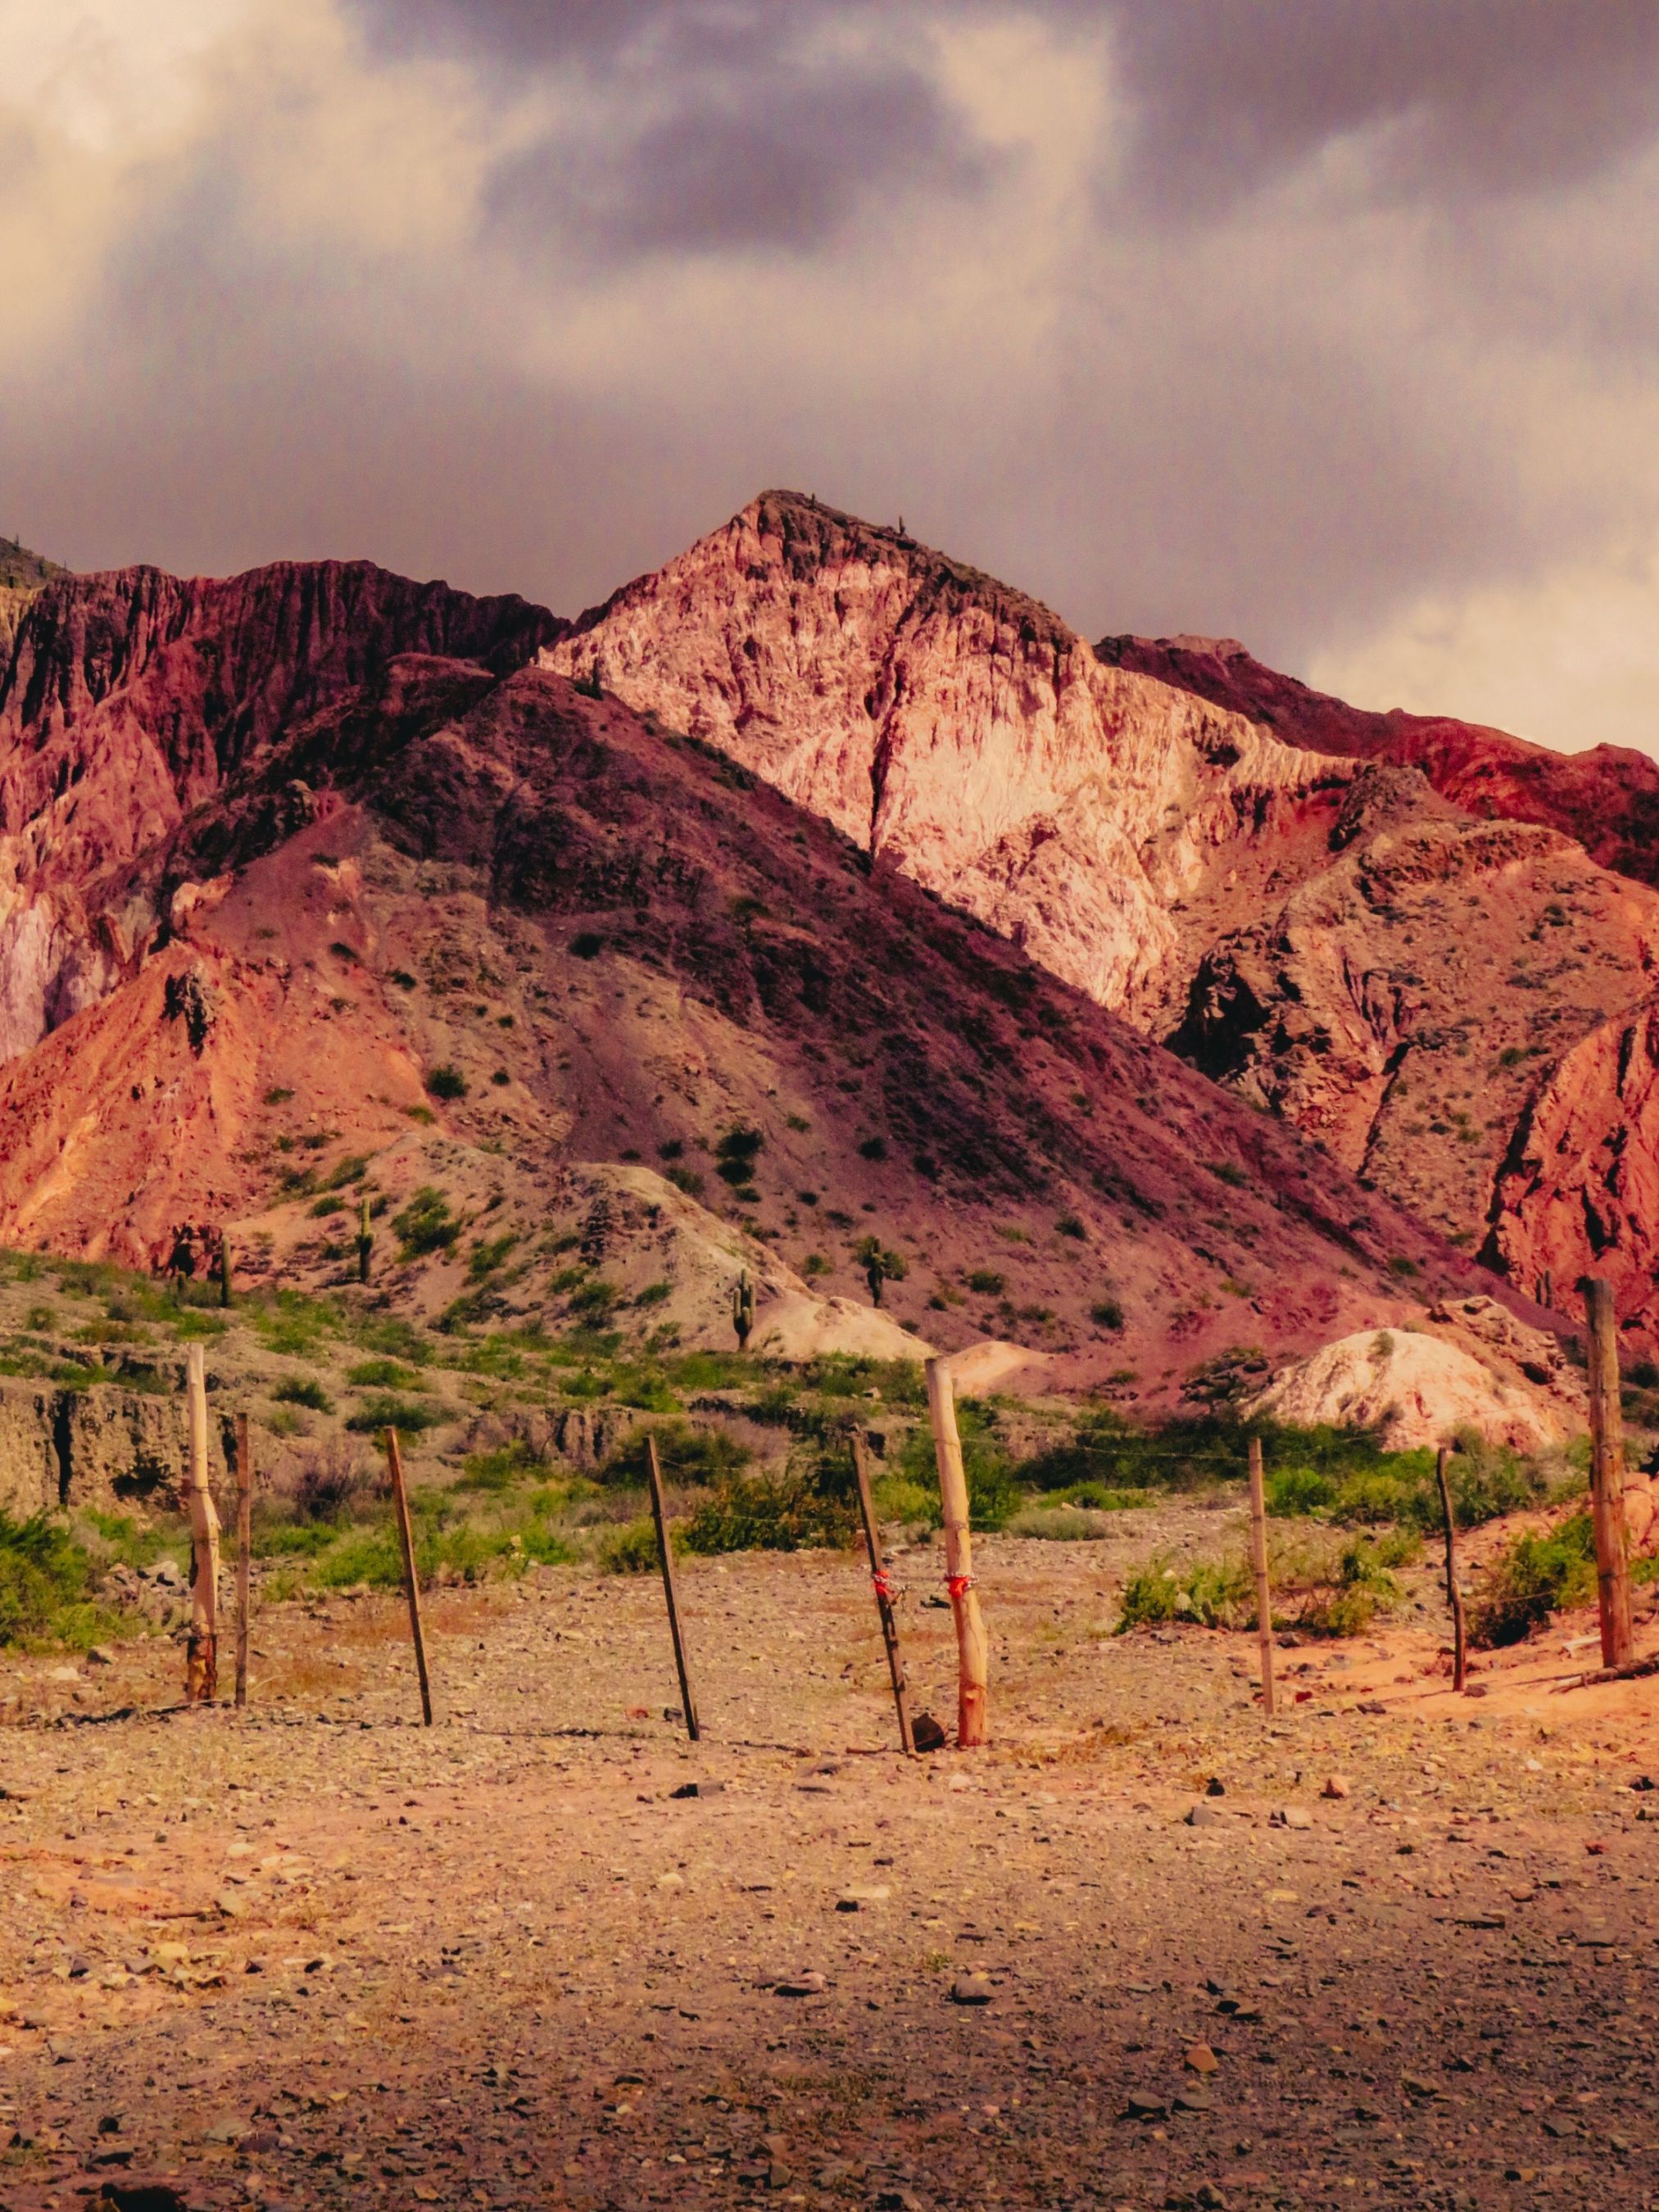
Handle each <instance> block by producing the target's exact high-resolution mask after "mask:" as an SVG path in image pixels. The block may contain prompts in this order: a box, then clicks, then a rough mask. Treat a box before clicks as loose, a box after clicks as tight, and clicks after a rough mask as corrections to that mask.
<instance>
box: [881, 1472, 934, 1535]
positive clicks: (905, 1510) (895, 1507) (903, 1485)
mask: <svg viewBox="0 0 1659 2212" xmlns="http://www.w3.org/2000/svg"><path fill="white" fill-rule="evenodd" d="M872 1503H873V1504H874V1506H875V1509H876V1517H877V1519H878V1521H925V1522H929V1523H934V1522H938V1520H939V1490H938V1487H937V1486H934V1487H933V1488H932V1489H927V1488H924V1487H923V1486H922V1485H921V1483H920V1482H907V1481H906V1480H905V1479H904V1477H903V1476H902V1475H900V1474H883V1475H878V1477H877V1478H876V1480H875V1482H874V1483H873V1484H872Z"/></svg>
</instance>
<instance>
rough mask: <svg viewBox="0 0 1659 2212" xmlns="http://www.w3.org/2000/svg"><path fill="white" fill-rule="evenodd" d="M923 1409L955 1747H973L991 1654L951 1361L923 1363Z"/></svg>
mask: <svg viewBox="0 0 1659 2212" xmlns="http://www.w3.org/2000/svg"><path fill="white" fill-rule="evenodd" d="M927 1413H928V1417H929V1419H931V1421H932V1423H933V1457H934V1459H935V1461H936V1462H937V1463H938V1466H939V1498H940V1501H941V1503H942V1504H943V1505H944V1508H945V1572H946V1575H947V1576H948V1577H949V1579H948V1581H947V1583H946V1584H945V1588H946V1589H948V1590H949V1592H950V1596H951V1613H953V1614H954V1615H955V1618H956V1628H957V1749H958V1750H959V1751H971V1750H973V1749H974V1748H975V1747H976V1746H978V1745H980V1744H982V1743H984V1742H985V1741H986V1740H987V1736H988V1734H989V1729H990V1714H989V1711H988V1706H989V1693H988V1680H987V1678H988V1675H989V1671H990V1655H989V1650H988V1648H987V1644H986V1638H985V1623H984V1621H983V1620H981V1618H980V1610H979V1600H978V1598H977V1597H975V1595H974V1540H973V1537H972V1535H971V1534H970V1533H969V1526H968V1520H969V1513H968V1476H967V1472H966V1470H965V1469H964V1468H963V1463H962V1439H961V1437H959V1436H958V1435H957V1404H956V1398H955V1395H954V1394H953V1392H952V1390H951V1364H950V1362H949V1360H946V1359H930V1360H929V1361H928V1363H927Z"/></svg>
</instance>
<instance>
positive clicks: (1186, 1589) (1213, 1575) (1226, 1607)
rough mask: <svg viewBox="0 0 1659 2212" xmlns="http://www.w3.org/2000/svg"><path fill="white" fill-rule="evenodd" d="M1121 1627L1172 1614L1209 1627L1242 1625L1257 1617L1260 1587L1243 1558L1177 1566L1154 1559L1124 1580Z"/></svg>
mask: <svg viewBox="0 0 1659 2212" xmlns="http://www.w3.org/2000/svg"><path fill="white" fill-rule="evenodd" d="M1121 1602H1122V1613H1121V1619H1120V1620H1119V1621H1118V1625H1117V1627H1118V1633H1119V1635H1120V1636H1121V1635H1122V1634H1123V1633H1124V1632H1125V1631H1126V1630H1128V1629H1131V1628H1144V1627H1148V1626H1154V1625H1156V1624H1157V1623H1158V1622H1160V1621H1166V1620H1190V1621H1194V1622H1196V1623H1197V1624H1198V1625H1199V1626H1200V1627H1203V1628H1239V1627H1243V1626H1245V1625H1246V1624H1247V1622H1248V1621H1249V1620H1253V1619H1254V1618H1255V1589H1254V1585H1253V1583H1252V1581H1251V1577H1250V1570H1249V1566H1248V1565H1246V1563H1245V1562H1244V1561H1243V1559H1235V1560H1226V1561H1216V1560H1206V1559H1199V1560H1194V1561H1192V1562H1189V1563H1188V1565H1185V1566H1182V1567H1177V1566H1175V1565H1171V1564H1170V1562H1169V1561H1168V1560H1167V1559H1150V1560H1148V1562H1147V1564H1146V1565H1145V1566H1144V1567H1142V1568H1141V1569H1140V1570H1139V1572H1138V1573H1136V1574H1133V1575H1132V1576H1131V1577H1129V1580H1128V1581H1127V1583H1125V1584H1124V1587H1123V1597H1122V1601H1121Z"/></svg>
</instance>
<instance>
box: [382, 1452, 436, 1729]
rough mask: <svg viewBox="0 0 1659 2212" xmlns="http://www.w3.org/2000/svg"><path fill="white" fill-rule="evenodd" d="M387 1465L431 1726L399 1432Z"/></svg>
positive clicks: (418, 1667)
mask: <svg viewBox="0 0 1659 2212" xmlns="http://www.w3.org/2000/svg"><path fill="white" fill-rule="evenodd" d="M386 1465H387V1466H388V1467H389V1468H391V1470H392V1511H393V1512H394V1513H395V1514H396V1515H397V1516H398V1545H399V1547H401V1549H402V1552H403V1555H404V1590H405V1592H406V1593H407V1595H408V1598H409V1632H410V1637H411V1638H413V1639H414V1644H415V1671H416V1674H418V1675H419V1676H420V1678H421V1718H422V1721H423V1722H424V1723H425V1724H426V1726H427V1727H428V1728H430V1727H431V1725H432V1683H431V1680H430V1678H429V1676H428V1674H427V1671H426V1638H425V1637H424V1636H422V1633H421V1578H420V1577H419V1575H418V1574H417V1573H416V1570H415V1531H414V1530H413V1528H410V1522H409V1492H408V1491H407V1490H406V1489H405V1488H404V1455H403V1454H402V1452H400V1451H399V1450H398V1431H396V1429H388V1430H387V1431H386Z"/></svg>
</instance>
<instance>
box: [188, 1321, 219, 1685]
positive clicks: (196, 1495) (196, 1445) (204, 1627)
mask: <svg viewBox="0 0 1659 2212" xmlns="http://www.w3.org/2000/svg"><path fill="white" fill-rule="evenodd" d="M185 1399H186V1407H187V1418H188V1421H189V1428H190V1474H189V1480H188V1486H187V1494H186V1503H187V1504H188V1506H189V1509H190V1640H189V1642H188V1644H186V1646H185V1704H186V1705H206V1704H208V1703H209V1702H210V1700H211V1699H213V1698H215V1697H216V1696H217V1694H218V1690H219V1516H218V1514H217V1513H216V1511H215V1510H214V1505H213V1492H212V1491H211V1490H210V1489H209V1487H208V1421H207V1376H206V1373H205V1370H204V1367H203V1364H202V1347H201V1346H200V1345H199V1344H192V1345H191V1346H190V1348H189V1350H188V1351H187V1352H186V1353H185Z"/></svg>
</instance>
